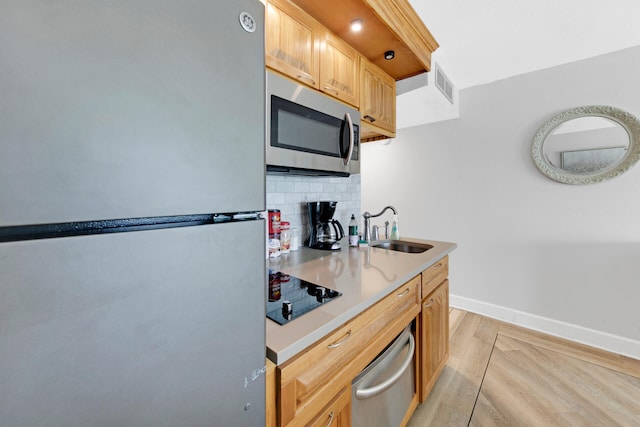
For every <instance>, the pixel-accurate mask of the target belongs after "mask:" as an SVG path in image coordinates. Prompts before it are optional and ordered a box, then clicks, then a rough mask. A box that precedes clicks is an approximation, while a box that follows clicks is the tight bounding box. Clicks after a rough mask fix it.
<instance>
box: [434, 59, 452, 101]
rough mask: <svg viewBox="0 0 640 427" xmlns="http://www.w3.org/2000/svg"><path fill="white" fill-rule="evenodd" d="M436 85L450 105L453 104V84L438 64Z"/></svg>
mask: <svg viewBox="0 0 640 427" xmlns="http://www.w3.org/2000/svg"><path fill="white" fill-rule="evenodd" d="M435 68H436V84H435V86H436V87H437V88H438V89H440V92H442V94H443V95H444V97H445V98H447V99H448V100H449V102H450V103H452V104H453V85H452V84H451V80H449V79H448V78H447V76H445V74H444V73H443V72H442V68H440V65H438V64H436V67H435Z"/></svg>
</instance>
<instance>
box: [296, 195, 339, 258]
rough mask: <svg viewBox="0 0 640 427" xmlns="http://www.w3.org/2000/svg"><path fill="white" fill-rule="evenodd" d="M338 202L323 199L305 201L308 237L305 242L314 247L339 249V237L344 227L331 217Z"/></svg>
mask: <svg viewBox="0 0 640 427" xmlns="http://www.w3.org/2000/svg"><path fill="white" fill-rule="evenodd" d="M337 204H338V202H334V201H323V202H309V203H307V211H308V213H309V237H308V238H307V239H306V241H305V244H306V245H307V246H308V247H310V248H314V249H324V250H331V251H337V250H340V243H339V241H340V239H342V238H343V237H344V229H343V228H342V224H340V221H338V220H336V219H333V214H334V213H335V211H336V205H337Z"/></svg>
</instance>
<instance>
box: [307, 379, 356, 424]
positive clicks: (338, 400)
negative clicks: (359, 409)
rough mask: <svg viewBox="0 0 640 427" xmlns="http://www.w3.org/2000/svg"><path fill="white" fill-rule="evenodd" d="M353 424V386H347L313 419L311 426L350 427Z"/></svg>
mask: <svg viewBox="0 0 640 427" xmlns="http://www.w3.org/2000/svg"><path fill="white" fill-rule="evenodd" d="M349 425H351V386H349V387H345V388H343V389H342V391H340V392H339V393H338V395H337V396H336V397H335V398H334V399H333V400H332V401H331V403H329V405H328V406H327V407H326V408H325V409H324V410H323V411H322V413H320V415H318V416H317V417H316V418H315V419H314V420H313V421H311V422H310V423H309V424H308V426H309V427H327V426H331V427H348V426H349Z"/></svg>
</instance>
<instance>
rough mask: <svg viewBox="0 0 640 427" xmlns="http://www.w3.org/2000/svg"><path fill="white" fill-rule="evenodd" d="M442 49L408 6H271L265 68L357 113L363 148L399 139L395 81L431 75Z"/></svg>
mask: <svg viewBox="0 0 640 427" xmlns="http://www.w3.org/2000/svg"><path fill="white" fill-rule="evenodd" d="M354 18H359V19H361V20H362V21H363V23H364V26H363V29H362V31H361V32H359V33H353V32H351V31H350V30H349V27H350V23H351V21H352V20H353V19H354ZM437 48H438V43H437V42H436V41H435V39H434V38H433V36H432V35H431V33H430V32H429V30H428V29H427V28H426V27H425V26H424V23H423V22H422V21H421V20H420V18H419V16H418V15H417V13H416V12H415V11H414V10H413V8H412V7H411V5H410V4H409V1H408V0H394V1H388V0H323V1H317V0H267V15H266V65H267V67H270V68H272V69H274V70H276V71H279V72H280V73H282V74H284V75H286V76H289V77H290V78H292V79H295V80H297V81H300V82H302V83H304V84H306V85H309V86H311V87H313V88H315V89H318V90H320V91H322V92H324V93H326V94H328V95H331V96H333V97H335V98H337V99H339V100H341V101H342V102H345V103H347V104H350V105H353V106H355V107H356V108H359V110H360V113H361V122H360V125H361V128H360V140H361V141H363V142H366V141H374V140H377V139H384V138H393V137H395V131H396V107H395V106H396V99H395V96H396V87H395V81H396V80H400V79H404V78H407V77H411V76H414V75H416V74H420V73H423V72H425V71H429V70H430V67H431V53H432V52H433V51H434V50H435V49H437ZM387 51H393V52H394V58H393V59H392V60H386V59H385V53H386V52H387Z"/></svg>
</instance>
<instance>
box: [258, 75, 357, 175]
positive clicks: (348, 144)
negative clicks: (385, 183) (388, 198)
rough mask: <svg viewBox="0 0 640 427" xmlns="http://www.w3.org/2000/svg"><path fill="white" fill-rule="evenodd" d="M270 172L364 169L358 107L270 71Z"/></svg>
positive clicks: (326, 172)
mask: <svg viewBox="0 0 640 427" xmlns="http://www.w3.org/2000/svg"><path fill="white" fill-rule="evenodd" d="M266 78H267V81H266V83H267V85H266V86H267V98H266V102H267V106H266V110H267V120H266V126H267V131H266V159H267V173H295V174H302V175H338V176H349V175H350V174H358V173H360V112H359V111H358V110H356V109H354V108H352V107H349V106H348V105H345V104H343V103H341V102H339V101H337V100H334V99H333V98H331V97H329V96H326V95H323V94H321V93H320V92H318V91H316V90H313V89H311V88H309V87H307V86H304V85H301V84H299V83H296V82H294V81H293V80H289V79H287V78H285V77H282V76H280V75H279V74H276V73H274V72H272V71H267V77H266Z"/></svg>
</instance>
